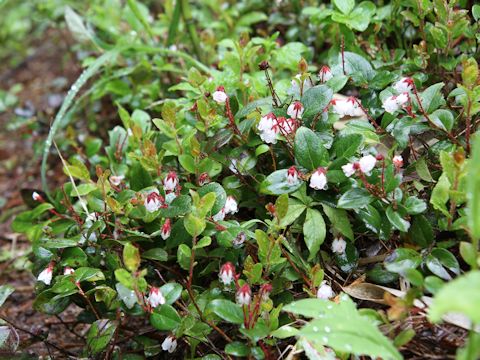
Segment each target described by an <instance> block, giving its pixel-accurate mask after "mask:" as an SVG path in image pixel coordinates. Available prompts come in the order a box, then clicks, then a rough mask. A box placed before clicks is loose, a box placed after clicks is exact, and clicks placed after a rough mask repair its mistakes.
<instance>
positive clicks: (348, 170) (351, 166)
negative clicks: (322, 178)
mask: <svg viewBox="0 0 480 360" xmlns="http://www.w3.org/2000/svg"><path fill="white" fill-rule="evenodd" d="M355 164H358V163H348V164H345V165H343V166H342V171H343V173H344V174H345V176H346V177H350V176H352V175H353V174H355V171H357V168H358V165H357V166H355Z"/></svg>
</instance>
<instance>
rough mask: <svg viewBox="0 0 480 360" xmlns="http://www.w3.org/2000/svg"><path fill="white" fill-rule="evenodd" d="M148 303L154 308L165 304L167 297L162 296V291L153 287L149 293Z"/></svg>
mask: <svg viewBox="0 0 480 360" xmlns="http://www.w3.org/2000/svg"><path fill="white" fill-rule="evenodd" d="M148 303H149V304H150V306H151V307H152V308H156V307H157V306H158V305H163V304H165V297H164V296H163V294H162V290H160V289H159V288H157V287H153V286H152V287H151V288H150V292H149V293H148Z"/></svg>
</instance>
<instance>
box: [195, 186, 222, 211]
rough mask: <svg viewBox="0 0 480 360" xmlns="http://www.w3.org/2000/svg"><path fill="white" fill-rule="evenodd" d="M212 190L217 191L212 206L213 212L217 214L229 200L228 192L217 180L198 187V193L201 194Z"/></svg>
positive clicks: (203, 194)
mask: <svg viewBox="0 0 480 360" xmlns="http://www.w3.org/2000/svg"><path fill="white" fill-rule="evenodd" d="M210 192H213V193H215V203H214V205H213V207H212V214H217V213H218V212H219V211H220V210H222V208H223V207H224V206H225V202H226V201H227V193H226V192H225V189H224V188H223V186H222V185H220V184H219V183H216V182H212V183H209V184H207V185H204V186H202V187H201V188H200V189H198V194H199V195H200V196H205V195H206V194H208V193H210Z"/></svg>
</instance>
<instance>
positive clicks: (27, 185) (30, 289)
mask: <svg viewBox="0 0 480 360" xmlns="http://www.w3.org/2000/svg"><path fill="white" fill-rule="evenodd" d="M69 42H70V41H69V39H68V37H66V36H65V35H64V34H63V33H61V32H60V31H58V30H49V31H48V32H47V33H46V34H45V36H44V39H43V40H41V41H38V42H37V43H36V44H33V47H34V52H33V55H31V56H29V57H28V58H26V59H25V60H24V61H23V62H22V63H21V64H19V65H18V66H17V67H15V68H13V69H1V67H0V87H1V88H2V90H8V89H10V88H11V86H13V85H15V84H21V85H22V87H23V88H22V90H21V91H20V92H19V93H18V94H17V96H18V103H17V105H16V107H15V109H9V110H8V111H7V112H5V113H2V114H0V128H1V129H2V130H1V132H0V196H1V198H3V199H2V205H0V284H11V285H13V286H14V287H15V289H16V290H15V292H14V293H13V294H12V295H11V296H10V297H9V299H8V300H7V301H6V303H5V304H4V305H3V306H2V308H1V309H0V317H1V318H3V319H5V320H6V321H7V322H9V323H10V327H11V329H15V330H13V334H11V336H10V338H9V344H10V345H11V349H13V348H15V344H16V343H17V341H18V343H19V346H18V349H17V351H16V352H15V353H12V352H10V353H6V352H4V353H1V352H0V359H2V358H3V359H11V358H13V356H14V354H15V357H16V358H33V359H36V358H39V357H41V356H46V355H49V356H50V357H52V358H55V359H61V358H66V357H67V354H66V352H67V351H71V352H73V353H80V351H81V347H82V344H83V340H82V339H81V336H82V334H83V332H84V331H85V329H84V328H82V326H81V325H78V326H75V321H76V315H77V314H78V312H79V309H78V308H75V307H73V306H71V307H69V308H68V309H67V311H65V312H64V313H62V314H61V315H60V316H59V317H51V316H47V315H43V314H41V313H38V312H36V311H35V310H33V307H32V304H33V300H34V295H35V288H34V287H35V279H34V277H33V276H32V275H31V273H30V272H29V270H28V269H29V267H30V263H29V261H28V254H29V251H30V244H29V243H28V240H27V239H25V238H24V237H23V236H19V234H16V233H13V232H12V230H11V228H10V224H11V222H12V220H13V218H14V216H15V215H16V214H18V213H19V212H21V211H23V210H25V209H26V208H27V206H26V205H24V201H23V199H22V193H23V195H24V197H29V196H31V191H32V189H40V188H41V185H40V162H41V157H40V150H41V149H40V147H39V146H41V145H42V144H43V140H44V138H45V137H46V135H47V133H48V126H49V123H50V122H51V121H52V119H53V117H54V115H55V113H56V111H57V110H58V107H59V106H60V105H61V101H62V99H63V97H64V96H65V94H66V92H67V91H68V87H69V86H70V85H71V84H72V83H73V81H74V80H75V78H76V77H77V76H78V75H79V74H80V67H79V66H78V65H77V64H76V63H75V61H74V60H73V55H72V54H71V53H70V52H69V49H70V44H69ZM19 115H21V116H19ZM50 161H51V166H50V170H49V172H48V175H49V177H50V178H52V179H56V181H55V182H53V184H55V183H60V182H62V179H64V177H63V174H62V170H61V166H60V164H59V163H60V161H59V160H58V159H53V156H52V159H51V160H50ZM15 333H16V334H15ZM16 336H18V339H17V338H16ZM56 347H57V348H56ZM59 349H62V350H59Z"/></svg>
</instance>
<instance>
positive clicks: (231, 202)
mask: <svg viewBox="0 0 480 360" xmlns="http://www.w3.org/2000/svg"><path fill="white" fill-rule="evenodd" d="M224 209H225V214H235V213H236V212H238V204H237V200H235V198H234V197H233V196H231V195H230V196H227V201H225V206H224Z"/></svg>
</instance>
